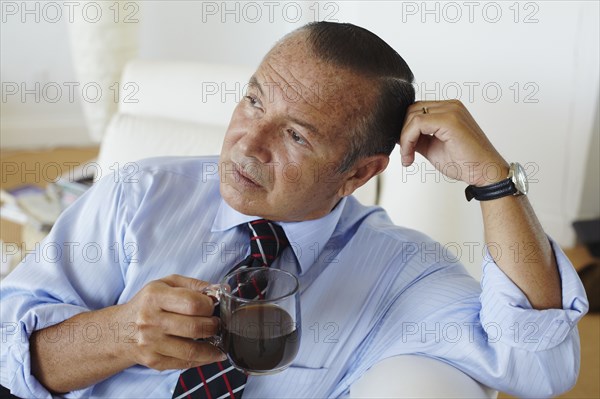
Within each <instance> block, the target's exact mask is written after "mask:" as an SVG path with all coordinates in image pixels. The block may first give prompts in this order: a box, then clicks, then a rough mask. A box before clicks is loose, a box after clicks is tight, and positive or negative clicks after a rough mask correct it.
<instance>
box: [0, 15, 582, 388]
mask: <svg viewBox="0 0 600 399" xmlns="http://www.w3.org/2000/svg"><path fill="white" fill-rule="evenodd" d="M412 79H413V77H412V73H411V72H410V69H409V68H408V66H407V65H406V63H405V62H404V60H402V58H401V57H400V56H399V55H398V54H397V53H396V52H395V51H394V50H393V49H391V48H390V47H389V46H388V45H387V44H385V43H384V42H383V41H382V40H381V39H379V38H378V37H377V36H375V35H373V34H372V33H371V32H368V31H366V30H364V29H362V28H359V27H356V26H353V25H349V24H333V23H326V22H322V23H316V24H311V25H308V26H305V27H303V28H301V29H299V30H297V31H295V32H293V33H291V34H290V35H288V36H286V37H285V38H284V39H283V40H282V41H281V42H279V43H277V44H276V45H275V47H274V48H273V49H272V50H271V51H270V52H269V53H268V54H267V56H266V57H265V58H264V59H263V61H262V63H261V64H260V66H259V67H258V69H257V71H256V73H255V74H254V75H253V76H252V77H251V79H250V84H249V88H248V92H247V94H246V97H245V98H244V99H243V100H242V101H241V102H240V103H239V104H238V106H237V107H236V109H235V111H234V113H233V116H232V119H231V122H230V125H229V128H228V130H227V134H226V138H225V141H224V143H223V148H222V152H221V157H220V159H219V162H218V167H219V173H220V175H215V174H211V173H208V172H209V171H212V170H214V169H213V167H215V165H216V163H217V160H216V159H214V158H183V159H181V158H166V159H154V160H150V161H144V162H142V163H140V171H139V173H138V174H137V175H136V178H135V181H134V182H132V181H131V180H124V179H123V178H122V176H115V178H114V179H113V178H106V179H103V180H101V181H100V182H98V183H96V185H95V186H94V187H93V188H92V189H91V190H90V192H88V193H87V194H86V195H85V196H84V197H83V198H82V199H80V200H79V201H78V202H77V203H76V204H74V205H73V206H72V207H70V208H69V209H68V210H67V211H66V212H65V213H64V214H63V215H62V217H61V219H60V220H59V221H58V222H57V224H56V226H55V227H54V229H53V231H52V232H51V234H50V236H49V238H48V239H47V242H56V243H61V244H63V246H64V244H65V243H79V244H81V246H84V244H85V243H90V242H93V243H97V245H98V246H99V247H100V248H102V250H103V251H104V255H103V256H101V257H100V258H99V260H98V257H96V258H94V262H91V261H90V259H91V257H90V255H89V254H88V255H86V253H85V252H82V251H79V250H73V251H70V252H69V253H68V254H67V253H66V251H65V252H64V253H63V254H62V256H54V257H53V259H58V261H54V262H50V261H48V260H47V259H39V260H38V261H37V262H36V260H35V259H34V257H31V258H28V259H27V260H25V262H24V263H23V264H22V265H21V266H20V267H19V268H17V269H16V270H15V271H14V272H13V273H12V274H11V275H10V276H8V277H7V279H6V281H5V282H4V283H3V287H2V322H3V328H4V330H3V337H6V341H7V343H6V344H4V343H3V346H2V362H3V364H6V367H4V366H3V369H2V380H1V383H2V385H4V386H7V387H9V388H10V389H11V391H12V392H13V394H16V395H18V396H35V397H41V396H48V395H49V392H55V393H65V392H69V393H70V395H71V396H75V397H77V396H86V397H87V396H98V397H171V395H172V394H173V392H174V391H175V387H176V385H177V384H178V382H179V384H181V378H180V373H181V372H182V371H183V370H185V369H188V368H194V367H199V368H198V370H203V367H206V365H210V364H214V363H215V362H219V363H217V364H219V365H220V367H222V363H220V362H221V361H223V360H224V358H223V356H222V354H221V353H220V352H219V351H218V350H217V349H216V348H215V347H213V346H211V345H210V344H208V343H206V342H202V341H199V340H198V339H199V338H205V337H208V336H211V335H214V334H215V333H216V332H217V330H218V324H219V321H218V319H217V318H215V317H213V316H212V314H213V304H212V301H211V299H210V298H209V297H208V296H206V295H204V294H202V293H201V292H200V291H201V290H202V288H203V287H205V286H206V285H207V284H208V282H216V281H218V280H219V279H220V278H221V277H222V276H223V275H225V274H226V273H227V272H228V271H229V270H231V269H232V267H234V266H235V264H236V263H237V262H238V261H239V260H240V259H242V258H243V257H245V256H246V254H247V253H248V251H249V249H248V244H247V232H246V231H245V227H244V226H245V223H246V222H249V221H251V220H254V219H257V218H265V219H269V220H271V221H274V222H277V224H279V225H280V226H281V227H282V228H283V230H284V232H285V234H286V236H287V239H288V240H289V241H290V243H291V244H292V245H291V248H289V249H287V250H286V251H287V252H284V254H283V255H282V258H281V259H278V260H276V261H275V263H274V264H273V266H272V267H279V268H282V269H285V270H288V271H292V272H293V273H295V274H296V275H298V278H299V280H300V286H301V303H302V324H303V333H302V334H303V337H302V341H301V342H302V343H301V347H300V352H299V354H298V356H297V358H296V359H295V361H294V363H293V365H292V366H291V367H290V368H289V369H287V370H286V371H284V372H281V373H278V374H275V375H271V376H266V377H249V378H248V380H247V381H246V382H245V385H243V386H240V387H239V389H238V388H235V387H233V386H230V384H229V382H227V383H226V385H227V389H228V391H229V392H230V393H229V394H228V393H227V391H226V393H225V394H224V396H222V397H228V396H235V397H239V396H240V395H244V397H338V396H344V395H347V394H348V392H349V389H350V387H351V386H352V384H353V383H354V382H356V381H357V380H358V379H359V378H360V377H361V376H362V375H364V374H365V372H367V370H368V369H369V368H371V367H372V366H374V365H375V364H377V363H379V362H380V361H382V360H384V359H387V358H390V357H393V356H396V355H401V354H408V353H413V354H415V353H417V354H421V355H424V356H430V357H434V358H439V359H442V360H444V361H446V362H448V363H450V364H452V365H454V366H455V367H457V368H459V369H461V370H463V371H464V372H466V373H467V374H469V375H471V376H473V377H474V378H475V379H477V380H478V381H480V382H482V383H484V384H486V385H488V386H491V387H493V388H496V389H500V390H503V391H507V392H510V393H513V394H517V395H526V396H551V395H555V394H558V393H559V392H562V391H565V390H567V389H569V388H570V387H571V386H572V385H573V384H574V382H575V380H576V377H577V373H578V368H579V341H578V335H577V329H576V323H577V321H578V320H579V318H580V317H582V315H583V314H585V312H586V311H587V303H586V300H585V295H584V292H583V289H582V287H581V284H580V282H579V280H578V278H577V275H576V273H575V272H574V270H573V268H572V266H571V265H570V263H569V262H568V260H567V259H566V258H565V256H564V255H563V254H562V253H561V252H560V250H559V249H558V248H557V247H556V245H555V244H553V243H552V242H551V241H549V240H548V238H547V237H546V235H545V234H544V233H543V231H542V229H541V227H540V225H539V222H538V221H537V218H536V216H535V214H534V213H533V211H532V209H531V207H530V205H529V203H528V201H527V197H526V196H524V195H520V196H515V195H507V196H502V195H503V194H502V193H503V192H504V191H507V190H508V193H509V194H512V193H513V191H515V190H517V189H520V190H521V191H524V188H523V187H520V186H515V185H514V184H513V183H512V181H509V183H510V184H508V186H507V187H505V188H504V189H502V188H500V189H494V187H497V186H493V185H494V184H498V183H500V184H505V185H506V183H505V181H506V176H508V174H509V164H508V163H507V162H506V161H505V160H504V159H503V158H502V157H501V156H500V154H499V153H498V152H497V151H496V150H495V149H494V147H493V146H492V145H491V143H490V142H489V141H488V139H487V138H486V136H485V135H484V133H483V132H482V131H481V129H480V128H479V127H478V125H477V124H476V122H475V121H474V120H473V119H472V117H471V116H470V114H469V113H468V111H467V110H466V109H465V108H464V107H463V106H462V104H460V103H459V102H457V101H448V102H418V103H415V104H412V105H411V103H412V102H413V101H414V91H413V89H412V86H411V82H412ZM400 131H401V132H402V134H401V135H400V136H399V133H400ZM398 136H399V137H400V138H399V139H398ZM398 141H399V144H400V147H401V153H402V163H403V164H404V165H405V166H406V165H410V164H411V163H412V162H413V160H414V153H415V151H418V152H420V153H421V154H423V155H424V156H425V157H426V158H427V159H428V160H429V161H431V162H432V163H433V164H434V165H446V164H447V163H448V162H453V164H454V165H458V166H459V167H460V169H457V168H445V169H442V170H453V171H455V173H456V174H455V175H452V176H450V177H452V178H456V179H460V180H462V181H464V182H465V183H467V184H468V185H469V187H470V188H469V193H470V195H473V196H475V197H476V198H479V199H486V196H490V195H492V196H494V195H495V196H497V197H498V198H495V199H492V200H487V201H482V202H481V209H482V215H483V220H484V226H485V237H486V242H487V243H494V246H495V247H496V248H499V251H498V253H497V254H495V256H496V258H495V259H492V258H491V256H488V259H487V262H486V264H485V265H484V276H483V281H482V289H480V288H479V286H478V284H477V283H476V282H475V281H474V280H473V279H472V278H471V277H470V276H469V275H468V274H467V273H466V271H465V270H464V268H463V267H462V266H460V265H459V264H457V263H449V262H447V261H445V259H444V257H438V256H428V255H427V254H425V253H421V252H420V251H419V250H418V249H419V248H423V247H427V246H429V247H431V246H432V245H434V242H433V241H431V240H430V239H429V238H427V237H426V236H424V235H422V234H420V233H417V232H414V231H410V230H407V229H403V228H400V227H397V226H394V225H393V224H392V223H391V222H390V221H389V219H388V217H387V215H386V214H385V212H384V211H383V210H381V209H379V208H375V207H370V208H368V207H363V206H361V205H360V204H359V203H358V202H357V201H356V200H355V199H354V198H353V197H351V196H350V195H351V194H352V193H353V192H354V190H356V189H357V188H358V187H360V186H361V185H363V184H364V183H365V182H366V181H368V180H369V179H370V178H372V177H373V176H375V175H377V174H378V173H381V172H382V171H383V170H384V169H385V168H386V167H387V166H388V160H389V158H388V157H389V154H390V152H391V151H392V150H393V148H394V145H395V143H396V142H398ZM490 165H493V166H494V168H490ZM491 169H495V170H496V171H497V173H494V174H493V176H492V174H491V173H487V174H486V171H488V172H489V171H490V170H491ZM510 169H511V170H512V171H514V170H515V168H514V167H511V168H510ZM290 170H293V173H290ZM516 173H518V171H517V172H516ZM490 186H492V188H491V189H490ZM498 193H500V194H498ZM406 195H410V193H407V194H406ZM408 211H410V210H408ZM514 243H518V244H525V245H528V247H529V248H533V249H534V251H533V255H532V256H529V257H528V258H527V259H524V258H514V257H508V256H499V255H498V254H501V253H504V254H506V253H509V252H510V250H509V247H510V246H511V245H513V244H514ZM42 247H44V246H42ZM70 248H76V246H75V245H70ZM53 255H55V254H53ZM492 255H494V254H492ZM529 255H531V254H529ZM406 326H410V327H414V326H417V327H418V328H420V329H422V330H424V331H426V333H425V334H422V333H421V332H419V333H414V330H412V329H410V330H409V329H407V328H405V327H406ZM448 326H450V327H452V328H454V329H455V330H456V333H454V334H452V337H450V336H449V335H444V336H442V337H440V334H439V333H438V332H439V331H446V332H448ZM489 326H493V327H494V328H495V329H496V331H493V332H492V331H490V329H489ZM484 327H488V328H484ZM427 331H429V332H431V331H434V333H433V334H431V333H427ZM492 333H493V336H492ZM199 374H201V376H202V382H201V383H199V384H198V385H197V386H195V387H194V388H192V387H187V389H186V390H183V391H181V390H180V391H177V392H183V394H182V395H181V397H187V395H188V394H190V395H191V394H194V395H196V394H204V390H205V391H206V396H204V397H213V394H214V392H212V391H211V389H212V388H209V385H210V384H209V381H208V380H210V379H211V378H205V377H204V374H203V373H200V372H199ZM224 380H225V379H224ZM432 383H435V382H432ZM386 384H388V385H390V386H394V384H398V382H397V381H388V382H386ZM242 388H243V389H242ZM401 388H402V387H401V386H399V387H398V389H399V390H401ZM233 390H235V392H234V393H231V392H232V391H233ZM192 391H193V392H192ZM374 392H375V393H374V395H376V391H374ZM234 394H235V395H234ZM175 396H177V395H175ZM214 397H217V396H216V395H215V396H214Z"/></svg>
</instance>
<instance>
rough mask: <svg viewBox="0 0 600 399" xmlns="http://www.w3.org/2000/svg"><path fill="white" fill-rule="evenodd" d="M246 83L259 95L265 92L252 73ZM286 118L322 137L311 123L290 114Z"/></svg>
mask: <svg viewBox="0 0 600 399" xmlns="http://www.w3.org/2000/svg"><path fill="white" fill-rule="evenodd" d="M248 84H249V85H250V86H253V87H256V88H257V89H258V91H259V92H260V95H261V96H263V97H264V95H265V92H264V91H263V89H262V86H261V84H260V83H259V82H258V79H256V76H255V75H252V77H250V80H249V81H248ZM287 117H288V119H289V120H290V121H292V122H294V123H296V124H298V125H300V126H302V127H304V128H305V129H307V130H309V131H310V133H312V134H313V135H315V136H317V137H322V135H321V133H320V132H319V129H317V128H316V126H314V125H312V124H311V123H308V122H306V121H303V120H301V119H298V118H295V117H293V116H291V115H288V116H287Z"/></svg>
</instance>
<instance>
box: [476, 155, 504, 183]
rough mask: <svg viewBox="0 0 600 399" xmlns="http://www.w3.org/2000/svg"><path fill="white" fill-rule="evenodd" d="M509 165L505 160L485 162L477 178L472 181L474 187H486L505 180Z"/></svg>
mask: <svg viewBox="0 0 600 399" xmlns="http://www.w3.org/2000/svg"><path fill="white" fill-rule="evenodd" d="M509 171H510V165H509V164H508V163H507V162H506V161H504V160H503V161H499V162H489V163H486V164H485V165H484V167H483V169H482V171H481V175H480V176H479V178H478V179H477V180H476V181H474V182H473V183H472V185H473V186H475V187H486V186H489V185H492V184H496V183H499V182H501V181H503V180H506V178H507V177H508V173H509Z"/></svg>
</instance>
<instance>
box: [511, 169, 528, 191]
mask: <svg viewBox="0 0 600 399" xmlns="http://www.w3.org/2000/svg"><path fill="white" fill-rule="evenodd" d="M514 177H515V178H514V183H515V186H516V187H517V190H519V193H521V194H527V192H528V191H529V182H528V181H527V174H526V173H525V169H524V168H523V167H522V166H521V164H519V163H517V164H516V168H515V175H514Z"/></svg>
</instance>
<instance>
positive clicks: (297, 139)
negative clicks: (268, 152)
mask: <svg viewBox="0 0 600 399" xmlns="http://www.w3.org/2000/svg"><path fill="white" fill-rule="evenodd" d="M287 132H288V133H289V135H290V137H291V138H292V140H294V141H295V142H296V143H298V144H302V145H306V140H304V138H303V137H302V136H300V135H299V134H298V133H296V132H295V131H294V130H292V129H288V130H287Z"/></svg>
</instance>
